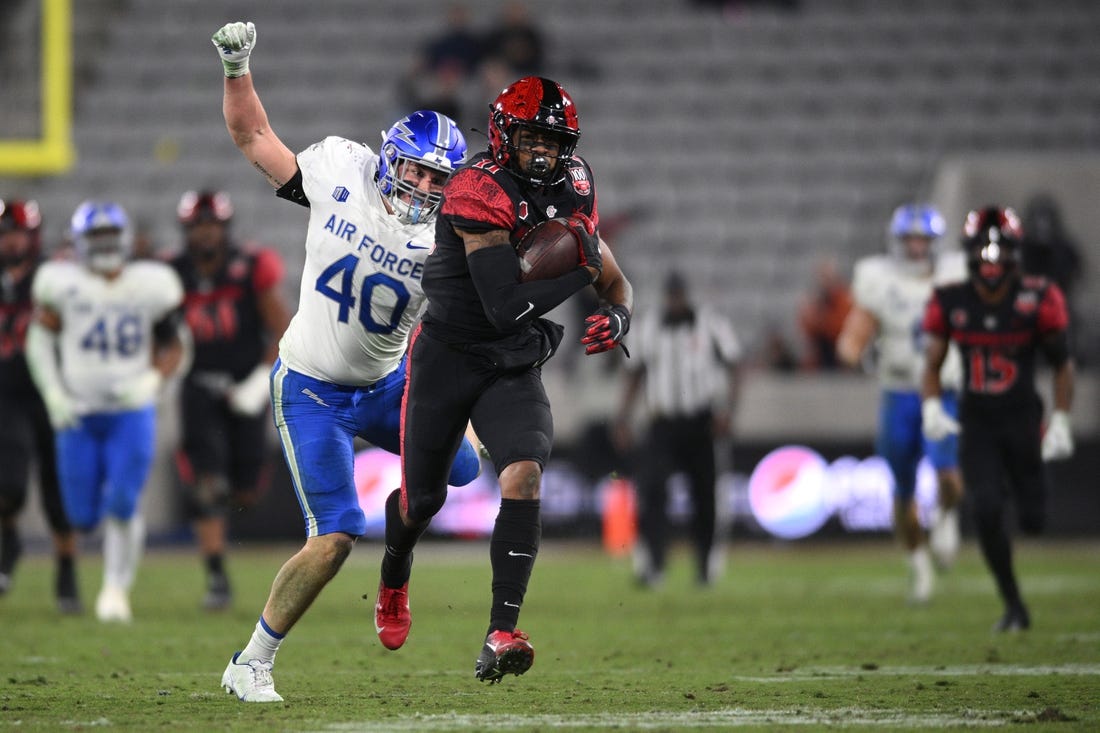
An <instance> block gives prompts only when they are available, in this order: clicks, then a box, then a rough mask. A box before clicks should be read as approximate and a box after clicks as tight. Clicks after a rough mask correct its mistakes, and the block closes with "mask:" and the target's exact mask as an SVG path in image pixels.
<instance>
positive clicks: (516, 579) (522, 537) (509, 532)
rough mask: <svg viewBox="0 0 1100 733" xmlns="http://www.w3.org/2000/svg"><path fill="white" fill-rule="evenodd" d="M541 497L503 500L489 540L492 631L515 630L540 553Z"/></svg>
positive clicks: (490, 620)
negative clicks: (528, 583)
mask: <svg viewBox="0 0 1100 733" xmlns="http://www.w3.org/2000/svg"><path fill="white" fill-rule="evenodd" d="M539 506H540V503H539V500H538V499H533V500H532V499H501V501H500V512H499V513H498V514H497V521H496V525H494V527H493V538H492V540H490V542H489V559H490V561H491V563H492V566H493V607H492V611H491V612H490V615H489V631H490V632H492V631H498V630H500V631H514V630H515V628H516V624H517V623H519V609H520V606H522V605H523V597H524V596H525V595H526V594H527V581H528V580H529V579H530V578H531V569H532V568H533V567H534V566H535V556H536V555H538V552H539V538H540V537H541V535H542V524H541V519H540V516H539Z"/></svg>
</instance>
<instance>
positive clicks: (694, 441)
mask: <svg viewBox="0 0 1100 733" xmlns="http://www.w3.org/2000/svg"><path fill="white" fill-rule="evenodd" d="M634 323H635V326H634V328H633V329H631V336H632V343H631V344H630V348H631V351H632V357H634V358H631V359H630V360H629V361H628V362H627V367H626V368H627V381H626V386H625V388H624V391H623V395H622V400H621V404H620V408H619V411H618V414H617V416H616V419H615V425H614V430H613V435H614V438H615V442H616V447H617V448H618V449H619V450H620V451H621V452H622V453H623V454H630V453H631V452H633V455H634V461H633V462H632V463H633V465H634V467H635V476H636V483H637V490H638V504H639V534H640V538H641V542H640V544H639V546H638V547H637V548H636V551H635V572H636V574H637V579H638V582H639V583H640V584H642V585H644V586H648V587H658V586H660V585H661V583H662V580H663V577H664V569H665V560H666V555H667V546H668V540H669V534H670V532H669V518H668V480H669V478H670V477H671V476H672V475H673V474H674V473H677V472H681V471H682V472H683V473H684V474H686V476H687V479H688V484H689V487H690V491H691V502H692V510H693V511H692V520H691V525H690V528H691V542H692V547H693V550H694V558H695V578H696V581H697V582H698V583H699V584H700V585H709V584H710V582H711V581H712V580H713V579H714V571H715V568H716V566H717V564H716V562H714V558H713V557H712V554H713V552H712V551H713V550H714V545H715V526H716V502H715V482H716V474H717V469H716V460H715V441H716V440H718V439H724V438H727V437H728V436H729V435H730V429H731V421H732V417H733V412H734V408H735V406H736V398H737V392H738V382H739V368H738V366H739V362H740V360H741V344H740V342H739V341H738V339H737V336H736V334H735V333H734V330H733V327H732V325H731V324H730V322H729V321H728V320H727V319H726V318H724V317H723V316H721V315H720V314H718V313H715V312H714V311H712V310H710V309H709V308H706V307H696V306H695V305H694V304H693V303H692V302H691V300H690V299H689V298H688V294H687V283H686V282H685V280H684V277H683V276H682V275H681V274H680V273H677V272H672V273H671V274H670V275H669V276H668V278H667V279H666V280H665V283H664V301H663V304H662V307H661V310H660V311H659V312H653V311H650V312H646V313H643V314H641V317H640V318H636V319H635V322H634ZM643 388H644V393H645V399H646V402H647V404H648V407H649V413H650V420H649V426H648V430H647V434H646V436H645V438H644V440H643V441H642V442H641V443H640V444H638V445H635V441H634V439H633V434H632V430H631V421H632V415H633V410H634V406H635V404H636V403H637V402H638V401H639V398H640V397H641V395H642V393H643ZM635 448H637V449H638V450H637V451H634V449H635Z"/></svg>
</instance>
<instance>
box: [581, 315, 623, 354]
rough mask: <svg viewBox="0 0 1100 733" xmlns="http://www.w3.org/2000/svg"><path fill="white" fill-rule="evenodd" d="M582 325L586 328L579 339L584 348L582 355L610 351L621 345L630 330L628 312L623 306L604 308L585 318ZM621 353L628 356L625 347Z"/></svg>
mask: <svg viewBox="0 0 1100 733" xmlns="http://www.w3.org/2000/svg"><path fill="white" fill-rule="evenodd" d="M584 323H585V325H586V326H587V329H586V330H585V332H584V337H583V338H581V343H582V344H584V345H585V347H586V348H585V350H584V353H586V354H599V353H600V352H601V351H611V350H612V349H614V348H615V347H616V346H621V345H622V344H621V342H622V340H623V336H625V335H626V332H627V331H629V330H630V311H629V310H627V309H626V306H624V305H611V306H604V307H603V308H600V309H599V310H598V311H596V312H595V313H593V314H592V315H590V316H589V317H588V318H585V319H584ZM623 352H625V353H626V355H627V356H630V353H629V352H627V351H626V347H625V346H623Z"/></svg>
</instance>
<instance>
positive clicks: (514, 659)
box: [474, 629, 535, 684]
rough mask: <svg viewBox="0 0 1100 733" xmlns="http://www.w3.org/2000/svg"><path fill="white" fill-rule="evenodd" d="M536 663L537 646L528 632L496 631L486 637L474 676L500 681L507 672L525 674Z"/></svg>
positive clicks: (485, 680) (482, 679)
mask: <svg viewBox="0 0 1100 733" xmlns="http://www.w3.org/2000/svg"><path fill="white" fill-rule="evenodd" d="M534 663H535V648H534V647H533V646H531V643H530V642H528V641H527V634H525V633H523V632H522V631H520V630H519V629H516V630H515V631H494V632H492V633H491V634H489V635H488V636H486V637H485V646H483V647H482V648H481V654H480V655H479V656H478V658H477V664H476V665H475V666H474V676H476V677H477V678H478V679H479V680H481V681H482V682H488V683H489V684H493V683H494V682H500V680H501V678H502V677H504V675H506V674H517V675H518V674H523V673H524V672H526V671H527V670H529V669H531V665H532V664H534Z"/></svg>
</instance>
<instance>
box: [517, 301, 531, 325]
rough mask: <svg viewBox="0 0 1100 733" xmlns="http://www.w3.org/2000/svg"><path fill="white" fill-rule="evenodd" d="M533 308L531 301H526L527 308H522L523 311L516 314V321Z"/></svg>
mask: <svg viewBox="0 0 1100 733" xmlns="http://www.w3.org/2000/svg"><path fill="white" fill-rule="evenodd" d="M534 309H535V304H534V303H532V302H531V301H527V308H526V309H524V311H523V313H520V314H519V315H518V316H516V320H517V321H518V320H519V319H521V318H523V317H524V316H525V315H527V314H528V313H530V312H531V311H533V310H534Z"/></svg>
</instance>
